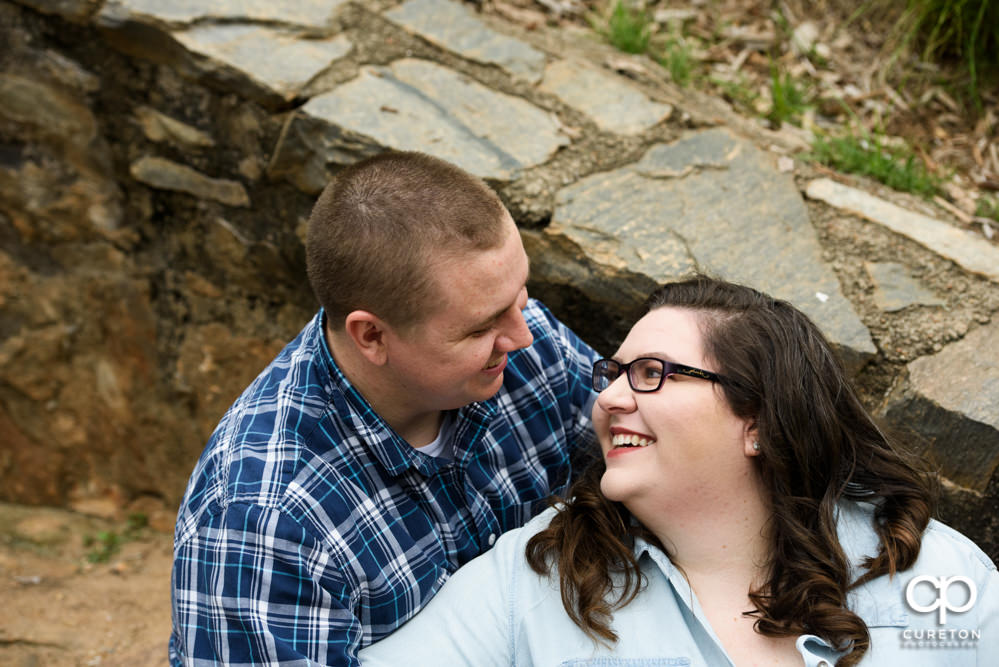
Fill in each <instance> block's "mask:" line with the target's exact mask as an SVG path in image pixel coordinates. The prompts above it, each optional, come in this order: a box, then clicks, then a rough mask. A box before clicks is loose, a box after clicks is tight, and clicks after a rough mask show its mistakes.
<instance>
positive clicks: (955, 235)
mask: <svg viewBox="0 0 999 667" xmlns="http://www.w3.org/2000/svg"><path fill="white" fill-rule="evenodd" d="M805 194H807V195H808V196H809V197H811V198H812V199H819V200H821V201H824V202H826V203H827V204H829V205H831V206H835V207H836V208H840V209H843V210H845V211H849V212H850V213H853V214H854V215H858V216H860V217H862V218H865V219H867V220H870V221H871V222H876V223H878V224H879V225H883V226H884V227H887V228H888V229H890V230H892V231H893V232H896V233H898V234H902V235H903V236H907V237H909V238H910V239H912V240H913V241H915V242H916V243H919V244H920V245H923V246H925V247H926V248H929V249H930V250H932V251H933V252H935V253H937V254H938V255H940V256H941V257H945V258H947V259H949V260H951V261H952V262H954V263H956V264H958V265H959V266H961V267H963V268H965V269H967V270H968V271H971V272H973V273H977V274H980V275H983V276H985V277H987V278H989V279H990V280H994V281H996V282H999V248H997V247H996V246H994V245H992V244H991V243H989V242H988V241H986V240H984V239H982V238H979V237H977V236H975V235H974V234H971V233H968V232H965V231H962V230H960V229H957V228H956V227H954V226H952V225H948V224H947V223H946V222H942V221H940V220H934V219H933V218H930V217H927V216H925V215H921V214H919V213H914V212H912V211H907V210H905V209H904V208H901V207H899V206H895V205H894V204H891V203H889V202H886V201H885V200H883V199H879V198H878V197H875V196H873V195H870V194H868V193H866V192H863V191H861V190H857V189H856V188H851V187H848V186H846V185H842V184H840V183H837V182H835V181H832V180H829V179H828V178H819V179H816V180H814V181H812V182H811V183H809V184H808V188H807V190H806V191H805Z"/></svg>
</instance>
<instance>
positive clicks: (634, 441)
mask: <svg viewBox="0 0 999 667" xmlns="http://www.w3.org/2000/svg"><path fill="white" fill-rule="evenodd" d="M653 442H655V440H649V439H647V438H643V437H642V436H640V435H635V434H627V435H626V434H623V433H619V434H617V435H615V436H613V437H612V438H611V444H612V445H614V446H615V447H648V446H649V445H651V444H652V443H653Z"/></svg>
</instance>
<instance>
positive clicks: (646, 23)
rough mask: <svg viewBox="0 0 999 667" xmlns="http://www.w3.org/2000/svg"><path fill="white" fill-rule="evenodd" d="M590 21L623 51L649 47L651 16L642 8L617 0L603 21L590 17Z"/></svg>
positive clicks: (631, 51) (642, 51) (639, 50)
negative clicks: (635, 7) (634, 7)
mask: <svg viewBox="0 0 999 667" xmlns="http://www.w3.org/2000/svg"><path fill="white" fill-rule="evenodd" d="M590 23H591V24H592V25H593V27H594V28H595V29H596V30H597V32H599V33H600V34H602V35H603V36H604V37H606V38H607V40H608V41H609V42H610V43H611V44H613V45H614V46H615V47H616V48H618V49H620V50H621V51H624V52H625V53H645V52H646V50H648V48H649V38H650V37H651V36H652V17H651V16H649V14H648V13H647V12H646V11H644V10H642V9H633V8H631V7H628V6H627V5H625V4H624V3H623V2H621V1H620V0H618V2H616V3H614V8H613V9H612V10H611V13H610V16H608V17H607V19H606V20H605V21H601V20H600V19H597V18H592V17H591V18H590Z"/></svg>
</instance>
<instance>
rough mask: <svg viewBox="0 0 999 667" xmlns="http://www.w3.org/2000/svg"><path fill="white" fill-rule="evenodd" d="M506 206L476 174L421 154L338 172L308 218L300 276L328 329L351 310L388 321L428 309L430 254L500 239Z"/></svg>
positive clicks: (414, 318)
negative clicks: (305, 273)
mask: <svg viewBox="0 0 999 667" xmlns="http://www.w3.org/2000/svg"><path fill="white" fill-rule="evenodd" d="M508 215H509V214H508V213H507V211H506V208H505V207H504V206H503V203H502V202H501V201H500V199H499V197H498V196H497V195H496V193H495V192H493V190H492V189H490V188H489V186H487V185H486V184H485V183H484V182H482V180H480V179H479V178H476V177H475V176H472V175H471V174H469V173H467V172H465V171H463V170H462V169H460V168H458V167H456V166H455V165H453V164H450V163H449V162H445V161H444V160H440V159H437V158H434V157H431V156H429V155H425V154H423V153H415V152H398V153H397V152H390V153H383V154H381V155H377V156H375V157H372V158H368V159H366V160H362V161H361V162H357V163H355V164H353V165H351V166H349V167H346V168H345V169H343V170H342V171H340V172H339V173H338V174H337V175H336V177H335V178H334V179H333V181H332V182H330V184H329V185H327V186H326V189H325V190H323V193H322V194H321V195H320V196H319V199H318V200H317V201H316V204H315V206H314V207H313V209H312V215H311V216H310V217H309V225H308V239H307V241H306V262H307V268H308V274H309V282H310V284H311V285H312V289H313V291H314V292H315V294H316V298H317V299H318V300H319V303H320V304H321V305H322V306H323V308H324V309H325V310H326V315H327V320H328V322H329V323H330V326H331V327H332V328H333V329H340V328H342V327H343V322H344V318H345V317H346V316H347V315H348V314H349V313H350V312H351V311H354V310H367V311H370V312H372V313H374V314H375V315H377V316H378V317H380V318H382V319H384V320H385V321H387V322H389V323H391V324H392V325H393V326H398V327H406V326H409V325H411V324H415V323H417V322H419V321H420V320H421V319H422V318H423V317H424V316H425V315H428V314H430V313H431V312H432V311H433V310H434V308H435V307H436V302H435V300H436V299H437V298H438V297H437V284H436V282H435V281H434V271H435V261H436V260H438V259H440V258H448V257H453V256H455V255H457V254H459V253H464V252H469V251H474V250H488V249H492V248H496V247H498V246H499V245H501V244H502V242H503V240H504V238H505V225H504V221H505V219H506V218H507V216H508Z"/></svg>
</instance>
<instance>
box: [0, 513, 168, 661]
mask: <svg viewBox="0 0 999 667" xmlns="http://www.w3.org/2000/svg"><path fill="white" fill-rule="evenodd" d="M157 528H158V530H157V529H154V528H152V527H149V526H146V527H142V528H138V529H136V528H134V527H129V526H128V525H127V524H125V523H123V522H115V521H110V520H106V519H98V518H94V517H89V516H86V515H82V514H79V513H76V512H70V511H66V510H57V509H50V508H28V507H22V506H18V505H8V504H0V600H2V603H0V665H6V666H7V667H41V666H45V667H48V666H60V665H74V666H75V665H88V666H94V665H102V666H106V665H120V666H122V667H124V666H126V665H128V666H130V667H153V666H154V665H156V666H159V665H166V664H167V658H166V644H167V638H168V636H169V633H170V562H171V557H172V539H173V536H172V534H171V532H169V528H168V527H167V526H162V525H158V526H157ZM111 535H117V536H118V544H117V547H116V548H114V549H110V548H109V547H108V544H109V543H110V542H111V540H112V539H113V538H111V537H110V536H111ZM102 538H103V539H102ZM91 561H97V562H91Z"/></svg>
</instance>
